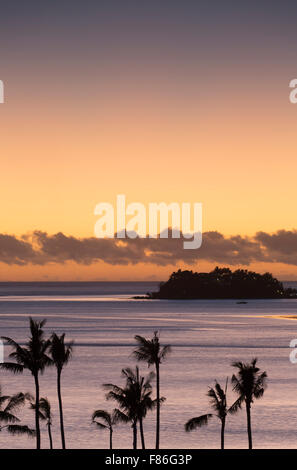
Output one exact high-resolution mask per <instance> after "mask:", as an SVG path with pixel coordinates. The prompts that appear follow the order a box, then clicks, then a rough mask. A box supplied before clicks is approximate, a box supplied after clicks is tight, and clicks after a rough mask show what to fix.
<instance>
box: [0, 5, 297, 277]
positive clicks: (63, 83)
mask: <svg viewBox="0 0 297 470" xmlns="http://www.w3.org/2000/svg"><path fill="white" fill-rule="evenodd" d="M0 13H1V14H0V79H1V80H3V81H4V84H5V100H6V102H5V104H4V105H0V150H1V153H0V155H1V185H0V196H1V215H0V222H1V230H0V233H5V234H11V235H16V236H21V235H23V234H26V233H28V232H31V231H33V230H42V231H46V232H48V233H49V234H54V233H57V232H60V231H61V232H63V233H64V234H67V235H73V236H75V237H90V236H92V235H93V229H94V223H95V220H96V219H95V217H94V215H93V211H94V207H95V205H96V204H97V203H98V202H102V201H107V202H111V203H114V202H115V198H116V195H117V194H122V193H123V194H126V195H127V200H128V202H134V201H138V202H142V203H144V204H147V203H149V202H160V201H164V202H167V203H170V202H172V201H177V202H188V201H189V202H202V203H203V205H204V214H203V215H204V230H207V231H209V230H217V231H219V232H221V233H223V234H224V235H226V236H229V235H237V234H240V235H242V236H252V235H253V234H255V233H256V232H257V231H260V230H261V231H265V232H268V233H271V232H275V231H277V230H279V229H286V230H292V229H294V228H296V223H295V202H296V192H297V185H296V174H297V159H296V123H297V105H295V106H294V105H292V104H290V103H289V99H288V97H289V87H288V85H289V82H290V80H291V79H292V78H296V77H297V64H296V53H297V28H296V19H297V4H296V3H294V2H292V1H283V2H279V1H261V2H258V1H250V2H234V1H232V2H231V1H224V2H222V1H219V0H217V1H203V2H199V1H196V2H194V1H183V2H182V1H174V0H170V1H169V0H163V1H162V2H160V1H154V0H153V1H149V2H139V1H129V0H125V1H120V0H118V1H112V0H108V1H91V0H87V1H84V2H82V1H76V0H71V1H70V0H67V1H65V0H59V1H55V0H54V1H53V0H52V1H48V0H46V1H44V0H38V1H35V0H33V1H32V0H30V1H26V2H21V1H15V0H10V1H6V0H4V1H2V2H1V12H0ZM203 263H204V264H203ZM203 263H202V265H203V267H204V268H205V269H206V268H208V267H211V266H213V263H208V264H207V263H206V262H203ZM252 267H254V268H255V269H256V268H257V269H260V270H263V269H266V268H267V269H269V270H271V271H273V272H274V273H275V274H277V275H280V276H281V277H282V278H284V277H288V276H289V277H291V278H297V270H296V266H288V265H286V264H281V263H274V264H271V266H270V265H269V264H268V265H267V264H265V266H264V264H263V265H258V264H257V263H256V264H255V265H252ZM0 268H1V271H0V280H6V279H8V280H14V279H18V280H20V279H22V280H30V279H39V278H42V279H43V278H44V279H46V276H48V277H49V278H50V279H64V278H65V279H66V278H67V279H72V278H73V279H101V278H106V279H123V278H129V279H136V278H138V277H139V278H142V279H145V278H151V277H152V276H155V277H156V278H159V277H166V275H167V274H168V272H170V271H171V270H172V266H170V267H164V268H162V269H161V268H158V270H157V271H156V267H155V266H154V265H152V266H143V265H142V264H139V265H137V266H135V265H134V266H128V267H127V266H125V267H123V266H122V267H119V266H107V265H106V264H105V263H94V265H91V266H83V267H82V266H79V265H75V263H66V264H63V265H62V264H59V263H58V264H53V263H52V264H50V265H46V266H32V265H31V264H28V265H26V266H23V267H20V266H16V265H13V264H12V265H9V266H8V265H6V264H4V263H2V264H1V265H0Z"/></svg>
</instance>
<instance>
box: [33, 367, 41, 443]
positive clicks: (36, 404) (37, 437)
mask: <svg viewBox="0 0 297 470" xmlns="http://www.w3.org/2000/svg"><path fill="white" fill-rule="evenodd" d="M34 381H35V428H36V449H38V450H39V449H40V443H41V440H40V426H39V381H38V372H37V373H36V374H34Z"/></svg>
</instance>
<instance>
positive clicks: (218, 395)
mask: <svg viewBox="0 0 297 470" xmlns="http://www.w3.org/2000/svg"><path fill="white" fill-rule="evenodd" d="M227 386H228V378H227V380H226V385H225V390H223V389H222V387H221V386H220V384H219V383H218V382H217V381H215V386H214V388H209V390H208V392H207V395H208V396H209V398H210V405H211V407H212V409H213V410H214V411H215V414H212V413H208V414H205V415H201V416H198V417H197V418H192V419H190V420H189V421H188V422H187V423H186V424H185V430H186V431H187V432H190V431H193V430H194V429H196V428H200V427H201V426H204V425H207V424H208V421H209V419H210V418H212V417H214V416H216V417H217V418H218V419H219V420H220V421H221V449H224V441H225V425H226V418H227V415H228V414H233V413H236V412H237V411H238V408H239V404H238V403H237V401H236V402H235V403H233V405H232V406H231V407H230V408H228V407H227Z"/></svg>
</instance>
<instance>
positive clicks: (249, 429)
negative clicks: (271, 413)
mask: <svg viewBox="0 0 297 470" xmlns="http://www.w3.org/2000/svg"><path fill="white" fill-rule="evenodd" d="M246 416H247V432H248V439H249V449H252V448H253V441H252V424H251V404H250V403H248V402H247V403H246Z"/></svg>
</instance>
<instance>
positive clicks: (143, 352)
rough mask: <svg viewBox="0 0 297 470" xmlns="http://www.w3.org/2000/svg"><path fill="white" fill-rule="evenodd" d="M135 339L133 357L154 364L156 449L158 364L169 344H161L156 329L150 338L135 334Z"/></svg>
mask: <svg viewBox="0 0 297 470" xmlns="http://www.w3.org/2000/svg"><path fill="white" fill-rule="evenodd" d="M135 340H136V342H137V343H138V348H137V349H136V350H135V351H133V355H134V357H135V358H136V359H137V360H138V361H145V362H147V363H148V366H149V367H150V366H151V365H155V369H156V387H157V406H156V408H157V417H156V449H159V448H160V407H161V406H160V405H161V401H162V400H161V399H160V365H161V363H162V362H163V360H164V359H165V358H166V356H167V355H168V354H169V353H170V351H171V346H169V345H168V344H167V345H166V346H163V347H162V346H161V344H160V340H159V335H158V331H155V332H154V336H153V338H152V339H151V340H149V339H146V338H144V337H143V336H139V335H136V336H135Z"/></svg>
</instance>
